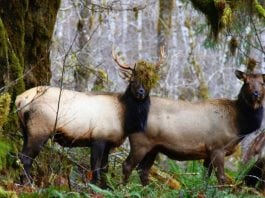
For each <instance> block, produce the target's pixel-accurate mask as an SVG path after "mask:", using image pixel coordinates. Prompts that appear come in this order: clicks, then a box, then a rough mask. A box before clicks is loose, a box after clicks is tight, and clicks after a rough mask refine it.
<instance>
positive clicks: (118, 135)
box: [15, 51, 159, 187]
mask: <svg viewBox="0 0 265 198" xmlns="http://www.w3.org/2000/svg"><path fill="white" fill-rule="evenodd" d="M113 58H114V60H115V62H116V63H117V64H118V65H119V67H120V70H121V73H122V74H124V76H126V77H127V78H128V80H129V85H128V87H127V89H126V91H125V93H123V94H118V93H113V94H111V93H105V94H97V93H93V92H91V93H82V92H76V91H70V90H65V89H63V90H60V89H59V88H55V87H49V86H41V87H35V88H31V89H29V90H27V91H25V92H24V93H22V94H21V95H19V96H17V98H16V102H15V103H16V106H17V109H18V116H19V119H20V122H21V128H22V132H23V137H24V143H23V148H22V153H21V157H20V158H21V162H22V164H23V166H24V170H25V174H26V175H27V176H29V175H30V168H31V166H32V163H33V160H34V159H35V157H36V156H37V155H38V154H39V152H40V150H41V149H42V147H43V146H44V144H45V143H46V142H47V140H48V139H49V138H51V137H53V140H54V141H55V142H57V143H59V144H60V145H61V146H65V147H87V146H90V147H91V169H92V171H93V172H92V177H93V178H92V182H93V183H96V182H97V181H98V179H100V176H102V175H103V174H102V173H104V172H106V171H107V164H108V155H109V152H110V149H111V148H113V147H117V146H119V145H121V144H122V143H123V141H124V139H125V137H126V136H127V135H129V134H131V133H134V132H138V131H144V130H145V128H146V122H147V116H148V112H149V106H150V97H149V92H150V89H151V88H152V87H154V86H155V84H156V83H157V79H158V66H159V65H155V66H154V65H152V64H149V63H147V62H145V61H139V62H137V63H136V64H135V65H134V67H130V66H129V65H126V64H122V63H121V62H120V61H119V58H118V57H117V55H115V53H114V51H113ZM143 76H144V78H143ZM101 186H102V187H106V183H105V179H104V178H102V179H101Z"/></svg>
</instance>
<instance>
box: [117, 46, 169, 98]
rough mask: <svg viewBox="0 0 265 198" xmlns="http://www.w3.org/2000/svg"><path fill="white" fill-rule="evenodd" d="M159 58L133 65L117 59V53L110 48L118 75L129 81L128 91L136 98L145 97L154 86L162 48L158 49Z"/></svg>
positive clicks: (162, 55)
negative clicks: (151, 61)
mask: <svg viewBox="0 0 265 198" xmlns="http://www.w3.org/2000/svg"><path fill="white" fill-rule="evenodd" d="M160 52H161V54H160V59H159V62H157V63H156V64H152V63H149V62H147V61H143V60H141V61H138V62H136V63H135V64H134V66H130V65H128V64H124V63H122V62H121V61H120V60H119V57H118V55H120V54H118V55H117V54H115V52H114V50H113V49H112V56H113V59H114V61H115V62H116V63H117V64H118V66H119V69H120V75H121V77H122V78H123V79H125V80H126V81H128V82H129V87H128V89H129V91H130V92H131V93H132V95H133V97H134V98H135V99H137V100H143V99H145V98H146V97H147V96H148V95H149V92H150V90H151V88H153V87H155V85H156V84H157V82H158V80H159V75H158V69H159V67H160V65H161V64H162V63H163V60H164V57H165V55H164V48H163V47H162V48H161V49H160Z"/></svg>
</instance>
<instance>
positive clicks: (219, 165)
mask: <svg viewBox="0 0 265 198" xmlns="http://www.w3.org/2000/svg"><path fill="white" fill-rule="evenodd" d="M224 157H225V154H224V152H223V151H222V150H215V151H213V152H212V153H211V161H212V163H213V167H214V168H215V174H216V177H217V180H218V183H219V184H225V183H226V177H225V172H224Z"/></svg>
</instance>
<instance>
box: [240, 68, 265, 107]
mask: <svg viewBox="0 0 265 198" xmlns="http://www.w3.org/2000/svg"><path fill="white" fill-rule="evenodd" d="M235 74H236V77H237V78H238V79H239V80H242V81H243V82H244V84H243V86H242V88H241V91H240V94H239V95H240V97H241V99H242V100H244V102H245V103H246V104H247V105H248V106H249V107H251V108H252V109H258V108H260V107H262V105H263V100H264V96H265V89H264V83H265V74H248V73H244V72H242V71H239V70H236V71H235Z"/></svg>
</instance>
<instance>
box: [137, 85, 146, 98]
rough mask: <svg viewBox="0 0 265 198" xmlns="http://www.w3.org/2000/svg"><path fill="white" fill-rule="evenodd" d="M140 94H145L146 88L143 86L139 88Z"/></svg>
mask: <svg viewBox="0 0 265 198" xmlns="http://www.w3.org/2000/svg"><path fill="white" fill-rule="evenodd" d="M138 94H139V95H141V96H143V95H144V94H145V90H144V88H143V87H141V88H139V89H138Z"/></svg>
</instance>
